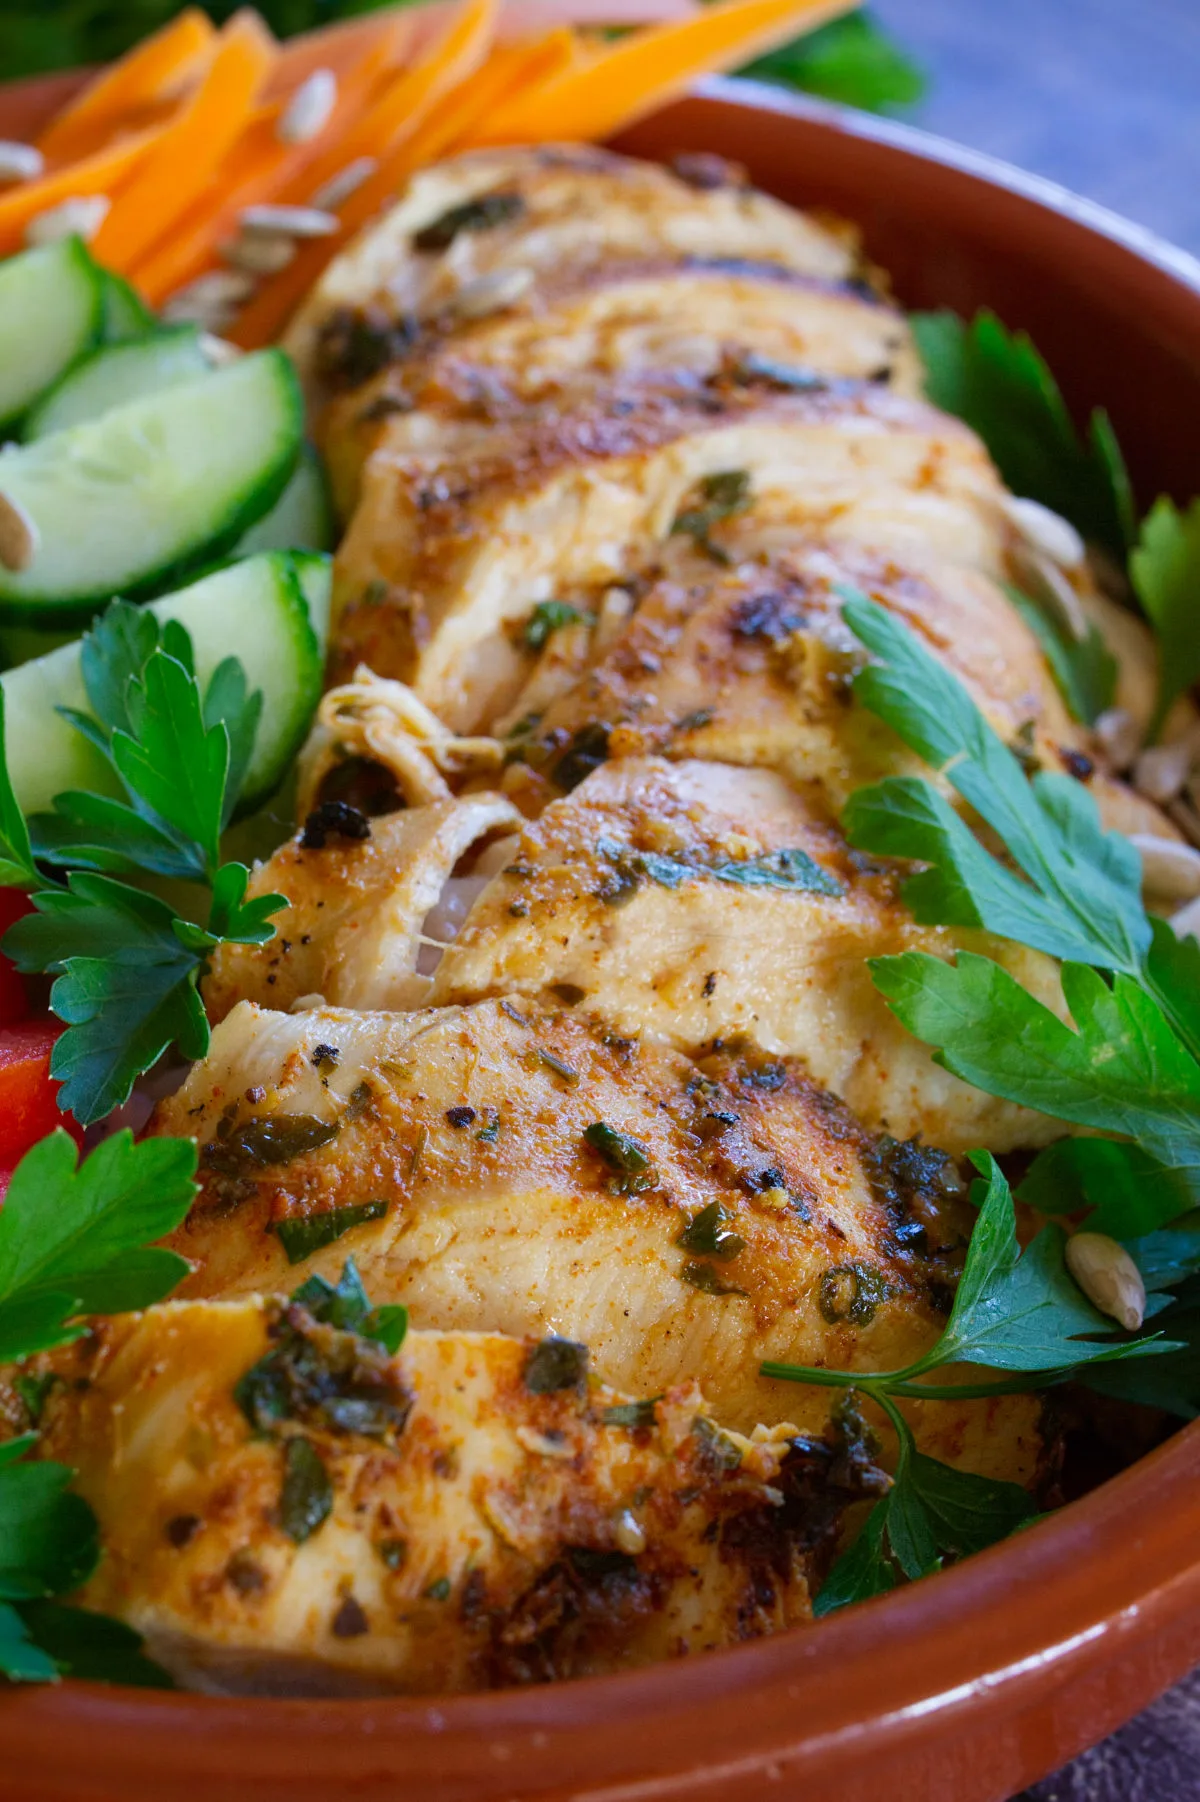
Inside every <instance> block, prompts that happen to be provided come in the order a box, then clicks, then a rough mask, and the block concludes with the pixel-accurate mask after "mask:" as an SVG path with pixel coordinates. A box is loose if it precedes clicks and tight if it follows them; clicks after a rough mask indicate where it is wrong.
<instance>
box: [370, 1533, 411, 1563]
mask: <svg viewBox="0 0 1200 1802" xmlns="http://www.w3.org/2000/svg"><path fill="white" fill-rule="evenodd" d="M375 1549H376V1551H377V1552H378V1553H379V1556H380V1557H381V1558H382V1559H383V1562H384V1563H385V1564H386V1565H387V1567H388V1569H389V1570H403V1568H404V1566H405V1564H406V1563H407V1561H408V1541H407V1539H382V1540H380V1542H379V1544H378V1545H377V1546H376V1548H375Z"/></svg>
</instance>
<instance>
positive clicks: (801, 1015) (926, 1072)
mask: <svg viewBox="0 0 1200 1802" xmlns="http://www.w3.org/2000/svg"><path fill="white" fill-rule="evenodd" d="M961 948H966V949H969V950H973V951H977V952H981V953H982V954H984V955H986V956H989V957H992V958H994V959H996V961H998V962H999V963H1001V964H1003V965H1004V966H1005V967H1006V968H1007V969H1009V970H1010V971H1011V972H1012V973H1013V974H1014V975H1015V976H1016V977H1017V979H1018V981H1020V982H1022V983H1023V984H1024V986H1025V987H1026V988H1028V989H1030V990H1032V992H1034V993H1035V994H1037V995H1038V997H1039V999H1041V1000H1043V1001H1045V1002H1046V1003H1047V1005H1049V1006H1052V1007H1054V1008H1055V1009H1056V1010H1057V1011H1060V1012H1061V1011H1062V997H1061V992H1060V990H1059V985H1058V978H1057V972H1056V967H1055V965H1054V964H1053V963H1052V962H1051V960H1050V959H1049V958H1045V957H1042V956H1040V955H1038V954H1037V953H1035V952H1031V951H1027V950H1025V949H1024V948H1022V947H1019V946H1016V945H1011V944H1007V943H1005V942H1003V941H1000V940H996V939H993V938H991V937H989V935H987V934H985V933H972V932H970V931H959V932H953V933H952V932H950V931H949V930H947V929H944V928H932V927H922V926H917V925H915V924H914V922H913V920H912V917H911V915H910V914H909V912H908V910H907V909H906V908H905V907H904V905H903V904H902V902H901V900H900V898H899V893H898V880H897V872H896V869H895V867H894V866H888V865H884V864H880V863H875V862H873V861H872V860H871V859H869V858H862V857H860V856H859V855H858V854H857V853H854V852H852V851H851V850H850V849H849V847H848V846H847V844H846V842H845V839H844V838H843V836H842V834H841V832H840V831H839V830H838V829H837V827H836V826H835V825H834V824H832V822H831V821H830V819H829V817H828V815H827V814H826V813H825V812H824V810H823V809H818V808H816V807H814V806H812V805H811V804H806V802H805V801H804V800H803V799H802V798H801V795H800V793H798V792H797V790H795V789H794V788H791V787H790V786H789V785H788V784H787V783H786V782H784V781H783V780H781V778H780V777H779V776H777V775H775V774H773V773H771V772H769V771H766V770H748V769H736V768H733V767H731V766H729V765H728V764H719V763H701V762H695V761H690V760H689V761H686V762H679V763H664V762H662V761H661V760H659V759H655V758H629V759H625V760H623V761H620V762H614V763H610V764H607V765H605V766H603V767H601V768H600V769H598V770H596V771H595V772H594V773H593V774H592V775H591V776H589V777H588V778H587V779H586V781H584V782H583V784H582V785H581V786H580V787H579V788H577V789H575V791H574V793H573V794H572V795H570V796H569V797H568V798H567V799H565V800H563V801H559V802H555V803H554V804H553V805H552V806H550V807H548V808H547V809H546V811H545V813H543V814H542V816H541V818H540V819H539V820H538V821H537V822H536V823H535V824H532V825H529V826H527V827H526V829H525V832H524V834H523V835H522V837H521V840H520V842H519V844H518V845H517V846H516V847H515V848H514V849H513V851H512V852H511V853H510V854H509V856H508V857H507V858H506V864H505V867H504V868H503V869H502V871H501V872H500V873H498V874H497V875H496V876H495V878H494V879H493V881H492V882H491V883H490V884H489V885H488V887H487V888H486V889H485V890H484V891H483V893H482V894H481V895H480V896H479V898H478V900H477V901H475V904H474V906H473V907H472V909H471V911H470V913H469V914H468V915H467V918H466V922H465V924H464V926H463V927H462V929H461V931H460V932H459V934H458V936H457V937H456V938H455V939H454V941H453V943H452V944H451V945H450V947H449V949H448V950H447V951H446V953H445V954H444V956H443V957H442V959H441V961H440V963H439V965H438V966H437V970H436V974H435V976H434V981H433V987H432V990H431V991H430V994H429V1000H430V1001H431V1002H432V1003H435V1004H444V1003H454V1002H464V1001H471V1000H475V999H477V998H478V997H480V996H482V995H497V994H514V995H532V996H540V997H541V998H543V999H545V1000H549V1001H551V1002H553V998H554V996H555V995H560V994H563V993H571V994H573V995H574V996H576V998H577V1000H578V1003H579V1005H580V1006H583V1007H586V1008H593V1009H596V1010H597V1011H599V1012H602V1013H603V1015H604V1017H605V1019H606V1020H609V1021H611V1022H612V1024H613V1025H614V1026H615V1027H616V1028H617V1029H618V1030H619V1031H621V1032H626V1033H631V1034H635V1035H637V1034H647V1035H649V1036H652V1037H654V1038H656V1039H660V1040H665V1041H667V1042H669V1043H673V1044H675V1045H677V1046H678V1047H680V1048H681V1049H683V1050H686V1051H697V1052H698V1051H700V1050H701V1049H702V1048H703V1047H704V1046H705V1045H707V1044H710V1043H714V1042H718V1041H726V1042H727V1041H729V1040H731V1039H737V1038H739V1037H741V1038H748V1039H749V1040H750V1041H752V1042H753V1043H755V1044H757V1045H758V1046H759V1047H761V1049H762V1050H763V1051H765V1052H768V1053H771V1054H772V1055H785V1056H789V1057H797V1058H799V1059H800V1060H801V1062H802V1063H803V1065H804V1067H805V1069H806V1070H807V1071H808V1073H809V1075H810V1076H812V1077H813V1078H814V1079H815V1080H816V1081H817V1082H819V1083H821V1084H822V1085H823V1086H824V1087H826V1088H829V1089H832V1090H833V1092H834V1093H835V1094H837V1095H839V1096H840V1097H841V1098H842V1099H843V1100H844V1101H845V1102H847V1103H848V1104H849V1106H850V1107H851V1108H853V1110H854V1111H855V1113H856V1114H857V1115H858V1116H859V1118H860V1119H862V1120H863V1121H864V1122H865V1123H866V1124H867V1125H868V1126H870V1127H872V1128H874V1129H876V1130H882V1131H885V1132H891V1133H893V1134H894V1135H895V1136H896V1137H898V1138H911V1137H912V1136H913V1135H914V1134H924V1135H925V1136H926V1138H927V1139H929V1140H930V1141H932V1143H934V1144H937V1145H942V1146H945V1147H946V1148H947V1149H948V1150H950V1151H953V1152H966V1151H968V1150H970V1149H971V1148H972V1147H974V1146H977V1145H988V1146H990V1147H991V1148H992V1149H994V1150H997V1151H1006V1150H1010V1149H1012V1148H1013V1147H1014V1146H1019V1145H1035V1144H1044V1143H1047V1142H1048V1141H1050V1140H1052V1139H1056V1138H1059V1137H1061V1135H1062V1131H1063V1128H1062V1124H1061V1122H1059V1121H1054V1120H1049V1119H1047V1118H1046V1117H1044V1116H1039V1115H1035V1114H1031V1113H1030V1112H1029V1111H1028V1110H1027V1109H1023V1108H1018V1107H1014V1106H1012V1105H1011V1104H1009V1103H1007V1102H1002V1101H998V1100H996V1099H995V1098H993V1097H992V1096H989V1095H985V1094H983V1093H982V1091H981V1090H979V1089H974V1088H971V1087H970V1086H969V1085H968V1084H966V1083H963V1082H960V1081H959V1080H958V1079H957V1078H956V1077H954V1076H951V1075H950V1074H949V1073H948V1072H947V1071H945V1070H943V1069H941V1068H940V1067H939V1066H938V1065H936V1064H935V1063H934V1062H933V1059H932V1057H931V1055H930V1053H929V1051H928V1050H927V1048H926V1047H925V1046H923V1045H921V1044H919V1043H918V1042H917V1041H916V1040H914V1039H913V1038H911V1037H910V1036H909V1034H907V1033H906V1032H905V1031H904V1029H903V1027H901V1026H900V1025H899V1023H898V1022H897V1021H896V1019H895V1018H894V1016H893V1015H892V1014H891V1013H890V1012H889V1010H888V1008H887V1006H886V1005H885V1003H884V1001H883V999H882V997H881V996H880V995H879V993H878V991H877V990H876V989H875V987H874V985H873V983H872V981H871V975H870V971H869V969H868V967H867V959H868V958H871V957H886V956H890V955H893V954H895V953H899V952H902V951H927V952H931V953H933V954H934V955H935V956H942V957H948V956H950V955H952V953H953V952H954V951H955V950H956V949H961ZM268 949H269V948H268ZM259 955H260V957H261V956H262V953H260V954H259Z"/></svg>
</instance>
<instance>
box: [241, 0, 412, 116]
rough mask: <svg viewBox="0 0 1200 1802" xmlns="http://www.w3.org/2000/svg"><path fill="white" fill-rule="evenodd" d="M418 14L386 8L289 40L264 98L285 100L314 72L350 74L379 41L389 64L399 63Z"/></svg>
mask: <svg viewBox="0 0 1200 1802" xmlns="http://www.w3.org/2000/svg"><path fill="white" fill-rule="evenodd" d="M417 10H418V8H416V7H399V8H398V7H394V6H392V7H387V8H385V9H383V10H382V11H380V12H372V13H368V14H367V15H366V17H365V18H361V19H347V20H345V21H344V22H343V23H342V24H339V25H326V26H323V27H322V29H321V30H320V31H306V32H305V33H304V35H303V36H302V37H297V38H290V39H289V40H288V42H287V43H286V44H282V45H281V46H280V50H279V60H278V62H277V63H276V65H275V70H274V73H273V75H272V76H271V82H270V86H269V87H268V89H267V98H268V99H269V100H284V99H286V98H287V96H288V95H289V94H292V93H294V92H295V90H296V89H297V88H298V87H299V86H300V83H301V82H302V81H306V80H307V79H308V77H309V76H310V75H312V74H313V73H314V72H315V71H316V70H317V69H332V70H333V73H334V74H335V75H337V76H339V77H340V76H342V75H347V74H349V73H350V72H351V71H352V70H353V69H356V68H357V67H358V65H359V63H360V62H361V61H362V59H363V58H364V57H365V56H368V55H369V54H370V53H371V51H372V50H374V49H375V47H376V46H377V45H378V44H379V43H380V41H381V40H382V41H386V42H387V44H388V45H389V46H390V50H391V61H392V62H393V63H398V62H399V61H400V57H401V55H402V54H403V52H404V51H405V50H406V49H407V48H408V44H409V40H410V39H411V37H412V15H413V13H414V12H416V11H417Z"/></svg>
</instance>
